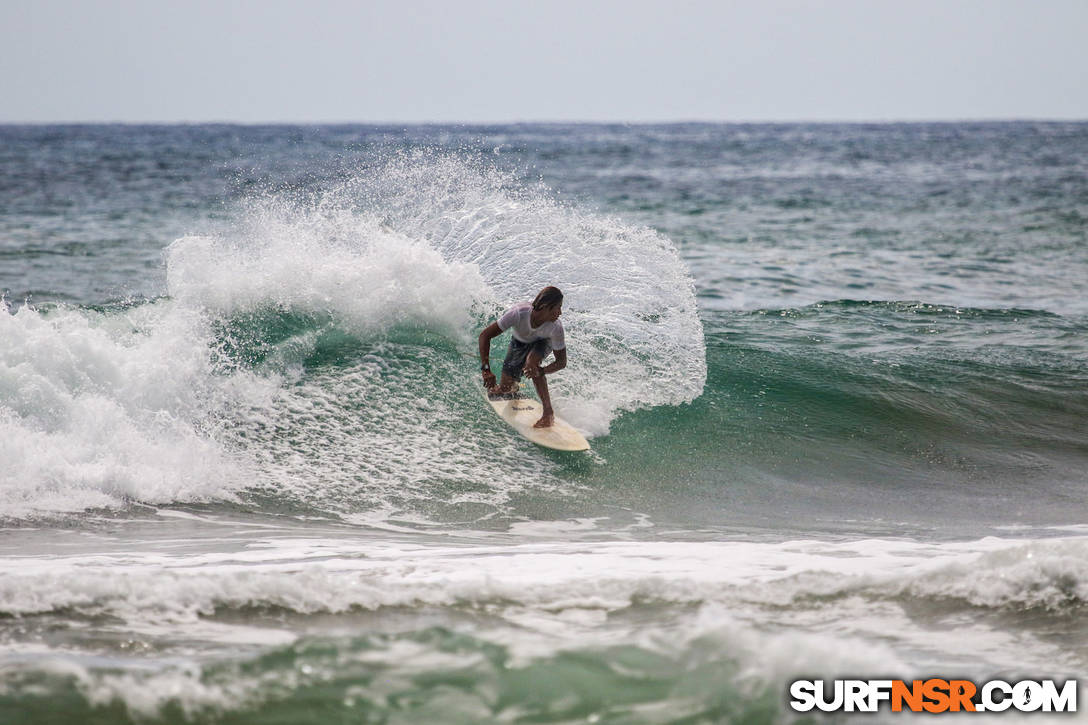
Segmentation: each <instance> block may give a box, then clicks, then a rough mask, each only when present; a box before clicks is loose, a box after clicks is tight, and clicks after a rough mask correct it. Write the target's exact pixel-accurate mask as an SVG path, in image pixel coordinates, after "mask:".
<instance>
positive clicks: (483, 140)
mask: <svg viewBox="0 0 1088 725" xmlns="http://www.w3.org/2000/svg"><path fill="white" fill-rule="evenodd" d="M0 139H2V140H3V143H2V144H0V163H2V168H3V173H2V174H0V262H2V263H0V289H2V290H3V292H4V302H3V304H4V307H5V310H4V311H2V312H0V339H3V341H4V343H5V344H4V345H3V349H2V351H0V460H2V461H3V463H4V465H3V467H2V468H3V471H2V473H0V491H2V494H3V495H2V496H0V517H2V519H0V520H2V522H3V528H2V529H0V720H2V721H3V722H13V723H17V722H30V723H48V722H58V723H60V722H102V723H105V722H110V723H113V722H224V723H258V722H259V723H266V722H284V723H287V722H290V723H296V722H297V723H303V722H315V723H317V722H321V723H326V722H387V723H401V722H405V723H407V722H427V723H430V722H466V723H467V722H563V723H566V722H572V723H573V722H610V723H636V722H639V723H641V722H653V723H657V722H662V723H664V722H676V723H680V722H684V723H702V722H707V723H710V722H714V723H716V722H786V721H796V717H795V715H796V714H795V713H791V712H790V710H789V706H788V699H787V696H786V693H787V690H788V683H789V682H790V681H791V680H792V679H796V678H798V677H802V676H806V677H807V676H821V677H828V678H830V677H835V676H866V677H869V676H871V677H883V676H888V677H893V676H894V677H903V678H905V679H908V678H910V677H913V676H931V675H932V676H942V675H949V674H954V675H957V676H959V675H964V676H969V677H971V678H973V679H976V680H980V679H986V678H990V677H997V676H1001V677H1003V678H1006V679H1010V680H1015V679H1018V678H1024V677H1032V678H1039V677H1044V676H1046V677H1057V678H1059V679H1061V678H1065V677H1075V676H1077V675H1078V674H1080V673H1083V672H1084V671H1085V665H1086V664H1088V631H1086V630H1085V628H1084V626H1083V616H1082V615H1083V609H1084V602H1085V601H1086V598H1088V593H1086V592H1088V589H1086V588H1088V583H1086V582H1088V570H1086V567H1088V564H1086V563H1085V562H1086V561H1088V557H1086V553H1088V552H1086V549H1085V547H1086V544H1085V539H1084V533H1085V528H1084V526H1085V523H1086V522H1085V513H1086V507H1085V486H1086V484H1088V480H1086V471H1088V465H1086V464H1088V437H1086V435H1085V432H1084V431H1085V430H1086V427H1085V425H1084V423H1085V420H1088V364H1086V360H1088V354H1086V353H1088V346H1086V337H1085V334H1086V332H1088V305H1086V303H1085V300H1086V299H1088V297H1086V296H1085V284H1086V281H1088V243H1086V230H1088V225H1086V221H1085V220H1086V219H1088V166H1086V162H1085V161H1084V159H1086V158H1088V154H1085V151H1086V150H1088V149H1086V148H1085V147H1086V146H1088V126H1086V125H1085V124H1078V123H1010V124H905V125H897V124H890V125H783V126H777V125H705V124H704V125H700V124H689V125H669V126H638V125H635V126H622V125H617V126H601V125H573V126H560V125H516V126H495V127H458V126H449V127H445V126H428V127H414V128H394V127H364V126H333V127H286V126H269V127H235V126H159V127H139V126H137V127H130V126H63V127H51V126H24V127H15V126H6V127H0ZM545 284H557V285H559V286H560V287H561V288H562V289H563V290H564V292H565V293H566V301H565V304H564V315H563V321H564V324H565V326H566V330H567V341H568V347H569V350H570V353H569V355H570V364H569V366H568V368H567V369H566V370H564V371H562V372H561V373H559V374H557V375H556V376H555V378H554V380H553V381H552V388H553V391H554V393H553V394H554V395H555V398H556V405H557V410H558V412H559V413H560V415H562V416H564V417H565V418H566V419H567V420H569V421H570V422H571V423H573V424H574V425H575V426H577V427H578V428H579V429H581V430H582V431H583V432H585V433H586V434H587V435H588V436H589V437H590V440H591V443H592V446H593V450H592V451H591V452H590V453H588V454H580V455H570V454H562V453H557V452H553V451H547V450H543V449H539V448H537V447H535V446H533V445H532V444H530V443H528V442H527V441H525V440H523V439H521V438H519V437H517V436H516V435H515V434H514V433H513V432H512V431H511V430H510V429H509V428H507V427H506V426H504V425H503V424H502V422H501V421H499V420H498V419H497V418H496V417H495V416H494V415H493V414H492V413H491V411H490V410H489V409H487V407H486V406H484V405H482V401H481V396H480V393H479V390H478V385H479V382H478V380H477V378H476V376H477V375H478V372H477V362H476V357H475V356H476V353H475V345H476V340H475V336H476V334H477V333H478V331H479V330H480V329H481V328H482V327H483V326H485V325H486V324H488V322H490V321H491V320H493V319H495V317H496V315H498V314H499V313H501V311H502V310H503V309H505V308H506V307H507V306H508V305H510V304H512V303H513V302H516V301H520V300H523V299H529V298H531V297H532V296H533V294H534V293H535V291H536V290H537V289H539V288H540V287H541V286H543V285H545ZM500 354H501V350H496V351H495V352H494V353H493V359H495V357H496V356H497V355H500ZM1013 717H1015V716H1013ZM1040 718H1041V719H1046V718H1045V717H1042V716H1032V720H1035V719H1040ZM877 719H878V720H884V719H894V718H892V717H891V715H890V713H884V715H882V716H877ZM1063 721H1068V718H1066V719H1063Z"/></svg>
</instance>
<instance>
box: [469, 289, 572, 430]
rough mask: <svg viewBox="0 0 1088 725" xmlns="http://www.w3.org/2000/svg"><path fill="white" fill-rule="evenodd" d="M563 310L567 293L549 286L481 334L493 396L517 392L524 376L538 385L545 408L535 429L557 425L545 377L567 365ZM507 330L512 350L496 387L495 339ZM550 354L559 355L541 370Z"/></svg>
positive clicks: (483, 363)
mask: <svg viewBox="0 0 1088 725" xmlns="http://www.w3.org/2000/svg"><path fill="white" fill-rule="evenodd" d="M562 308H563V293H562V292H560V291H559V289H558V288H557V287H545V288H544V289H542V290H540V292H539V293H537V296H536V299H534V300H533V301H532V302H519V303H518V304H516V305H514V306H513V307H511V308H510V309H508V310H507V311H506V312H504V313H502V316H501V317H499V319H498V321H497V322H492V323H491V324H490V325H488V326H487V327H485V328H484V329H483V332H481V333H480V370H481V371H482V373H483V378H484V386H485V387H486V388H487V392H488V393H490V394H491V395H502V394H506V393H512V392H514V391H515V390H516V389H517V382H518V380H520V379H521V375H522V373H524V374H526V375H528V376H529V377H530V378H531V379H532V381H533V384H534V385H536V393H537V395H539V396H540V404H541V405H542V406H543V408H544V413H543V415H541V416H540V420H538V421H537V422H536V423H534V424H533V427H534V428H548V427H550V426H551V425H552V424H554V423H555V411H553V410H552V399H551V396H550V395H548V381H547V379H546V378H545V376H546V375H550V374H551V373H554V372H558V371H560V370H562V369H563V368H565V367H566V366H567V344H566V341H565V340H564V337H563V323H562V322H560V321H559V315H561V314H562V313H563V309H562ZM506 330H510V331H511V339H510V348H509V349H508V350H507V352H506V359H505V360H503V363H502V379H501V380H500V381H499V382H498V384H497V385H496V382H495V374H494V373H492V372H491V362H490V358H491V339H492V338H494V337H498V336H499V335H501V334H502V333H503V332H505V331H506ZM549 352H552V353H555V362H553V363H552V364H551V365H548V366H546V367H540V363H541V362H543V361H544V358H546V357H547V356H548V353H549Z"/></svg>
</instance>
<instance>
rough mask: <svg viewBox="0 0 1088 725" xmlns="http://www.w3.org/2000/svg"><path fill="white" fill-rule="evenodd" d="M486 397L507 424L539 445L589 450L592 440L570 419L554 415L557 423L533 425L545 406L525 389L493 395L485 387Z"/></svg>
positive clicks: (566, 449)
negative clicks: (541, 425)
mask: <svg viewBox="0 0 1088 725" xmlns="http://www.w3.org/2000/svg"><path fill="white" fill-rule="evenodd" d="M484 397H485V398H487V402H488V403H490V404H491V407H492V408H494V409H495V412H496V413H498V414H499V417H500V418H502V419H503V420H504V421H506V423H507V425H509V426H510V427H511V428H513V429H514V430H516V431H517V432H518V433H520V434H521V436H522V437H523V438H526V439H528V440H530V441H532V442H533V443H536V444H537V445H538V446H544V447H545V448H553V449H555V450H557V451H588V450H589V443H588V442H587V441H586V439H585V438H584V437H582V434H581V433H579V432H578V431H576V430H574V428H573V427H572V426H571V424H570V423H568V422H567V421H565V420H563V419H562V418H560V417H559V416H558V415H557V416H555V424H554V425H551V426H549V427H547V428H534V427H533V424H534V423H536V422H537V421H538V420H540V416H541V415H543V414H544V406H542V405H541V404H540V403H539V402H537V401H536V400H534V399H532V398H530V397H529V396H528V395H526V394H525V393H519V392H516V391H515V392H513V393H507V394H505V395H492V394H491V393H488V392H487V390H486V389H484Z"/></svg>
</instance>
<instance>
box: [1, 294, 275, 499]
mask: <svg viewBox="0 0 1088 725" xmlns="http://www.w3.org/2000/svg"><path fill="white" fill-rule="evenodd" d="M0 337H3V339H4V342H5V344H4V345H3V346H2V347H0V460H3V462H4V465H3V470H0V490H2V491H3V497H2V500H3V503H2V504H0V515H5V516H23V515H29V514H33V513H35V512H38V513H41V512H57V511H78V510H81V509H85V508H89V507H95V506H112V505H117V504H119V503H122V502H124V501H126V500H138V501H147V502H169V501H194V500H206V499H209V498H219V499H222V498H230V497H231V495H232V494H231V491H232V488H233V486H234V483H235V481H234V479H235V475H236V473H237V469H236V466H235V462H234V461H233V460H232V458H231V456H230V455H229V454H228V453H226V452H225V451H223V450H222V449H221V448H220V447H219V446H217V445H216V444H215V443H214V442H213V440H212V435H213V434H214V427H215V425H216V421H215V418H214V416H213V414H214V412H215V411H216V410H219V409H221V408H222V407H223V406H224V405H227V404H229V403H238V402H240V401H246V400H255V399H257V398H259V397H260V395H261V390H262V385H261V384H260V383H259V382H258V381H257V380H256V379H255V378H253V377H252V376H248V375H240V376H236V377H235V378H234V379H232V380H230V381H221V380H216V379H215V378H214V376H213V375H212V365H211V362H210V350H209V347H208V343H207V338H206V332H205V328H204V326H203V323H202V322H201V320H200V318H199V316H198V315H194V314H193V313H192V312H191V311H187V310H184V309H180V308H178V306H176V305H174V304H172V303H170V302H160V303H157V304H149V305H145V306H143V307H141V308H136V309H132V310H129V311H128V312H124V313H116V314H98V313H93V312H87V311H78V310H67V309H55V310H52V311H49V312H47V313H43V312H39V311H37V310H35V309H32V308H30V307H27V306H23V307H21V308H20V309H18V310H16V311H14V312H13V313H12V312H10V311H9V310H0Z"/></svg>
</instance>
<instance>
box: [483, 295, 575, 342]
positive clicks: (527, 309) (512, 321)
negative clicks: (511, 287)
mask: <svg viewBox="0 0 1088 725" xmlns="http://www.w3.org/2000/svg"><path fill="white" fill-rule="evenodd" d="M531 314H533V304H532V303H531V302H519V303H518V304H516V305H514V306H513V307H511V308H510V309H508V310H507V311H506V312H504V313H502V317H500V318H499V329H500V330H502V331H503V332H505V331H506V330H511V329H512V332H511V334H512V335H513V336H514V339H515V340H517V341H518V342H536V341H537V340H543V339H544V338H550V339H551V344H552V349H553V350H562V349H564V348H566V346H567V343H566V341H565V340H564V338H563V323H562V322H560V321H559V320H556V321H555V322H544V323H542V324H541V325H540V327H530V326H529V316H530V315H531Z"/></svg>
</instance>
